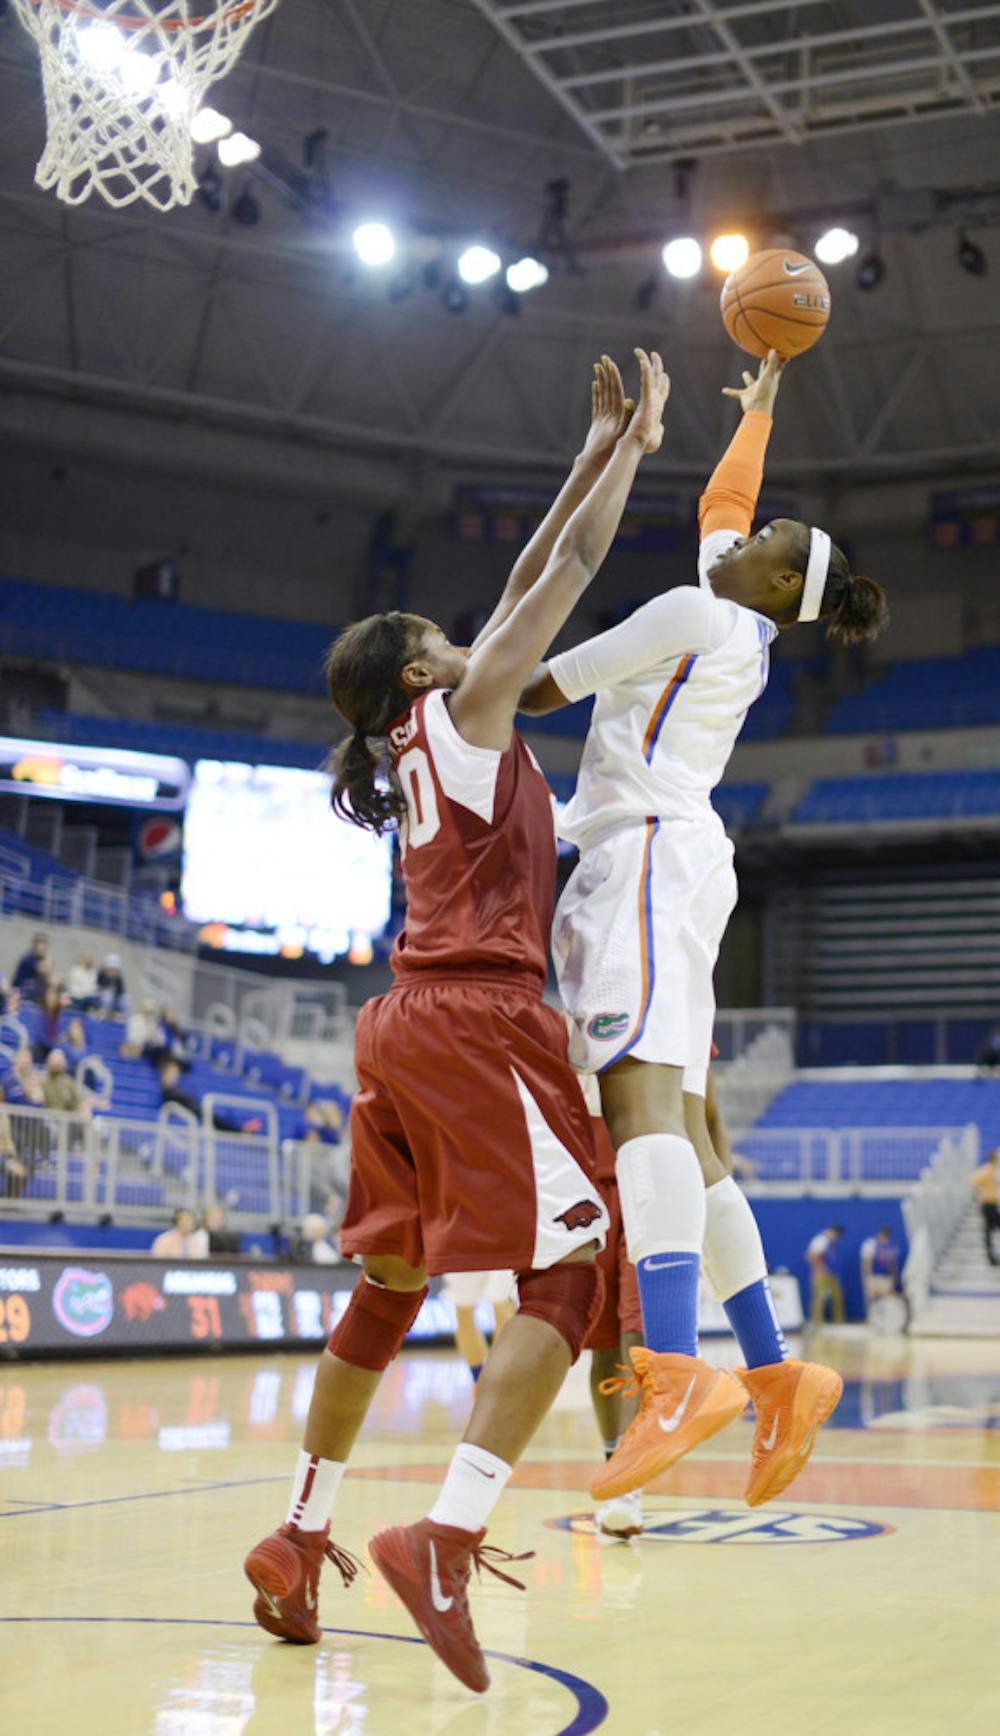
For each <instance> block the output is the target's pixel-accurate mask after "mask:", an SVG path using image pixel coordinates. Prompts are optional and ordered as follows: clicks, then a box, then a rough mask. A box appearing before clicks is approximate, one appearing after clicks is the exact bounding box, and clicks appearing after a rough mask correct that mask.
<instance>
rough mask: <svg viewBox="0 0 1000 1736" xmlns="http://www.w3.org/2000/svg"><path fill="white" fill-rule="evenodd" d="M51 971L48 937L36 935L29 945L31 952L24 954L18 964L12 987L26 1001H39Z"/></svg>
mask: <svg viewBox="0 0 1000 1736" xmlns="http://www.w3.org/2000/svg"><path fill="white" fill-rule="evenodd" d="M51 969H52V966H51V961H50V959H49V942H48V936H47V935H44V934H36V935H35V938H34V940H33V941H32V943H31V951H30V952H26V953H25V954H24V957H23V958H22V959H20V961H19V962H18V966H17V969H16V971H15V972H14V983H13V987H14V988H16V989H20V991H21V993H22V995H23V996H24V998H25V1000H26V1001H38V1000H41V998H42V992H43V990H44V987H45V983H46V980H47V978H48V976H49V974H50V972H51Z"/></svg>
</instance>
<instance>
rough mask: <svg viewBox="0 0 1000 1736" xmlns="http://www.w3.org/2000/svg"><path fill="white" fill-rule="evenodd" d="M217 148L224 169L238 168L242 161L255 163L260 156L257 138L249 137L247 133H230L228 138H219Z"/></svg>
mask: <svg viewBox="0 0 1000 1736" xmlns="http://www.w3.org/2000/svg"><path fill="white" fill-rule="evenodd" d="M217 148H218V152H219V162H220V163H221V164H222V166H223V168H224V169H238V168H239V167H240V165H241V164H242V163H255V162H256V161H257V158H258V157H259V156H260V146H259V144H258V143H257V140H256V139H250V138H248V137H247V135H246V133H230V134H229V135H228V137H227V138H224V139H220V140H219V143H218V147H217Z"/></svg>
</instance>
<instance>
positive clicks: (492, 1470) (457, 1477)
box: [427, 1441, 514, 1531]
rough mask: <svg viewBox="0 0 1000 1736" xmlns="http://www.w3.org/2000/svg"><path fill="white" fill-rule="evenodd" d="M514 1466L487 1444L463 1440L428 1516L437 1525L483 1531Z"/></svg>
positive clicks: (462, 1529) (461, 1529)
mask: <svg viewBox="0 0 1000 1736" xmlns="http://www.w3.org/2000/svg"><path fill="white" fill-rule="evenodd" d="M513 1469H514V1467H513V1465H507V1464H505V1463H504V1461H503V1459H498V1458H497V1457H496V1455H495V1453H488V1452H487V1451H486V1449H485V1447H473V1446H470V1444H469V1442H468V1441H462V1442H461V1443H460V1444H459V1445H458V1446H457V1447H456V1448H455V1453H454V1457H453V1458H452V1461H451V1464H450V1465H449V1466H448V1475H447V1476H446V1477H445V1480H444V1482H443V1484H442V1485H441V1493H440V1494H439V1496H438V1498H437V1500H436V1501H435V1503H434V1505H433V1507H432V1508H431V1510H430V1513H429V1514H428V1515H427V1517H428V1518H429V1519H433V1521H434V1523H435V1525H455V1526H457V1527H458V1529H459V1531H481V1530H482V1529H483V1526H484V1525H485V1524H486V1521H487V1519H488V1518H489V1516H490V1514H491V1513H492V1511H493V1509H494V1507H495V1506H496V1504H497V1502H498V1501H499V1499H500V1497H501V1495H502V1494H503V1492H504V1490H505V1489H506V1487H507V1484H508V1482H509V1481H510V1474H511V1472H512V1470H513Z"/></svg>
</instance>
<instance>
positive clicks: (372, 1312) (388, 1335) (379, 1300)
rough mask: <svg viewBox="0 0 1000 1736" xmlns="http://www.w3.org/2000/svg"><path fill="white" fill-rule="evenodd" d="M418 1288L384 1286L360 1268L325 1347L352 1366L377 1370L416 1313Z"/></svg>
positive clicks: (419, 1300) (419, 1297)
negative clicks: (349, 1298) (392, 1288)
mask: <svg viewBox="0 0 1000 1736" xmlns="http://www.w3.org/2000/svg"><path fill="white" fill-rule="evenodd" d="M426 1294H427V1285H426V1284H425V1285H424V1287H423V1289H422V1290H387V1289H385V1287H384V1286H383V1285H382V1284H376V1283H375V1282H374V1281H373V1280H372V1279H371V1278H369V1277H367V1276H366V1274H365V1273H364V1272H362V1274H361V1277H360V1278H359V1279H358V1281H357V1283H356V1284H355V1286H354V1290H353V1292H352V1295H351V1300H350V1301H349V1302H348V1304H347V1307H346V1308H345V1309H344V1312H343V1314H342V1315H341V1317H340V1319H339V1320H338V1321H337V1324H336V1326H335V1327H334V1329H333V1331H332V1332H331V1334H330V1337H329V1339H328V1341H327V1346H326V1348H327V1350H329V1351H330V1352H331V1353H332V1354H333V1355H334V1356H339V1357H340V1359H341V1361H342V1362H352V1363H354V1365H355V1367H356V1368H370V1369H372V1370H373V1371H378V1372H379V1373H381V1371H382V1369H384V1368H388V1366H389V1364H390V1362H391V1361H392V1359H393V1357H394V1356H395V1354H396V1352H397V1350H398V1349H399V1347H400V1345H401V1344H402V1342H403V1339H404V1338H405V1337H406V1334H407V1333H408V1332H409V1330H410V1327H411V1326H412V1325H413V1322H414V1321H415V1319H416V1318H417V1315H418V1314H419V1313H420V1305H421V1303H422V1302H423V1299H424V1297H425V1296H426Z"/></svg>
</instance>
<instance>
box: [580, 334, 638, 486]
mask: <svg viewBox="0 0 1000 1736" xmlns="http://www.w3.org/2000/svg"><path fill="white" fill-rule="evenodd" d="M634 409H635V403H634V401H633V399H631V398H626V396H625V387H624V386H623V385H622V377H621V374H620V373H619V372H618V367H617V365H616V363H614V362H613V361H612V360H611V357H610V356H602V357H601V359H600V361H599V362H595V363H594V378H593V380H592V381H591V383H590V428H589V430H588V433H587V438H586V440H585V441H584V446H583V457H584V459H585V460H586V461H587V462H588V464H593V465H604V464H606V463H607V461H608V459H609V458H610V457H611V454H612V452H613V451H614V449H615V446H616V445H617V443H618V441H619V440H620V439H621V437H622V435H623V434H624V432H625V429H626V428H627V427H628V424H629V419H630V417H631V415H632V412H633V410H634Z"/></svg>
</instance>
